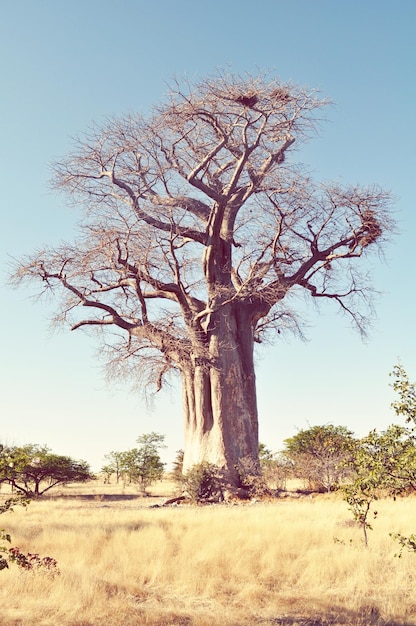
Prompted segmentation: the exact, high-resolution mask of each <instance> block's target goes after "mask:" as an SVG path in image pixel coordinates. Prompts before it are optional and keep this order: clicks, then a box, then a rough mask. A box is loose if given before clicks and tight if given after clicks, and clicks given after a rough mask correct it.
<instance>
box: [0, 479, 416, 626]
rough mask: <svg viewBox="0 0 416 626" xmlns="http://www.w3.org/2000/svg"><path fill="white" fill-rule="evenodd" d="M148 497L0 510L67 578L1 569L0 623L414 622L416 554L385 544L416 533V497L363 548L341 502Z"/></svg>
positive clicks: (77, 496)
mask: <svg viewBox="0 0 416 626" xmlns="http://www.w3.org/2000/svg"><path fill="white" fill-rule="evenodd" d="M151 491H152V494H154V497H150V498H136V497H132V496H133V494H134V490H133V489H130V490H129V489H125V490H123V488H122V487H117V486H115V485H102V484H97V483H92V484H87V485H84V486H76V485H75V486H68V487H66V488H60V489H58V490H57V491H55V493H54V494H52V495H53V496H54V497H49V498H45V499H40V500H38V501H33V502H32V503H31V504H30V505H29V507H28V508H27V509H26V510H24V509H23V508H20V507H17V508H16V509H15V511H14V512H12V513H10V512H8V513H5V514H4V515H2V516H1V517H0V527H3V528H6V530H7V531H8V532H9V533H10V534H11V535H12V543H13V545H17V546H19V547H20V548H21V549H22V550H23V551H26V552H27V551H29V552H37V553H39V554H40V555H41V556H46V555H47V556H53V557H54V558H56V559H57V561H58V566H59V569H60V571H61V574H60V576H56V577H54V578H52V577H51V576H50V575H48V574H47V573H46V572H45V573H43V572H42V570H38V571H24V570H21V569H20V568H18V567H16V566H11V567H10V569H8V570H3V571H1V572H0V625H1V626H17V625H19V626H32V625H33V626H35V625H36V626H136V625H140V624H145V625H152V626H156V625H157V626H176V625H178V626H179V625H182V626H194V625H195V626H253V625H261V626H269V625H275V626H277V625H281V626H327V625H341V624H355V625H358V624H359V625H362V626H369V625H370V624H377V625H380V626H381V625H383V626H388V625H390V626H393V625H404V624H406V625H407V626H410V625H412V626H414V625H416V554H410V553H404V554H403V557H402V558H400V559H399V558H397V557H396V558H395V557H394V553H395V552H396V551H397V550H398V546H397V544H395V543H394V542H393V540H392V539H391V538H390V537H389V532H391V531H398V532H401V533H403V534H410V533H412V532H414V531H416V521H415V517H416V516H415V514H416V498H413V497H409V498H403V499H399V500H397V501H396V502H393V501H391V500H381V501H379V502H377V503H376V505H377V506H376V509H377V511H378V515H377V519H376V520H375V521H374V522H373V526H374V530H373V531H370V532H369V548H368V549H366V548H365V547H364V545H363V542H362V531H361V529H359V528H357V527H356V526H354V524H353V523H352V521H351V520H352V517H351V514H350V513H349V511H348V509H347V505H346V504H345V502H343V501H342V499H341V498H340V497H339V496H337V495H331V496H317V497H314V498H310V497H305V498H300V499H293V498H285V499H283V498H282V499H278V500H274V501H272V502H264V503H260V502H257V503H245V504H239V505H212V506H204V507H202V506H201V507H192V506H189V505H183V504H181V505H180V506H177V507H165V508H152V507H151V505H152V504H154V503H157V502H161V501H163V497H168V496H170V495H172V485H169V484H168V483H161V484H159V485H155V487H154V488H153V489H152V490H151ZM156 496H157V497H156Z"/></svg>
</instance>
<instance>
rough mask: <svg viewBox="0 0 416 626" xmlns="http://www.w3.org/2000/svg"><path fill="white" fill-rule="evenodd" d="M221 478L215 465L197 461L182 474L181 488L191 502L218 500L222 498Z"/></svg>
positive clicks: (219, 471)
mask: <svg viewBox="0 0 416 626" xmlns="http://www.w3.org/2000/svg"><path fill="white" fill-rule="evenodd" d="M222 478H223V477H222V472H221V470H220V468H218V467H217V466H216V465H213V464H212V463H197V464H196V465H194V466H193V467H191V468H190V469H189V470H188V471H187V472H186V473H185V474H184V475H183V476H182V479H181V484H182V489H183V491H184V492H185V493H186V494H187V495H188V496H189V497H190V499H191V500H192V501H193V502H220V501H222V500H223V499H224V495H223V491H222V483H223V481H222Z"/></svg>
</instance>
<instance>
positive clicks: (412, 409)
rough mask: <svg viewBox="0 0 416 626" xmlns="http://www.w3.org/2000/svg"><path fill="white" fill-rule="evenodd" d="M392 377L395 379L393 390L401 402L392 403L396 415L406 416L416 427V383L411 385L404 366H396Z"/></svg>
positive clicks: (407, 420)
mask: <svg viewBox="0 0 416 626" xmlns="http://www.w3.org/2000/svg"><path fill="white" fill-rule="evenodd" d="M390 376H393V377H394V382H393V385H392V387H393V389H394V391H396V393H398V394H399V400H396V401H395V402H393V403H392V407H393V409H394V411H395V413H396V415H404V417H405V420H406V422H407V423H409V422H413V427H415V426H416V383H411V382H410V381H409V377H408V375H407V372H406V371H405V369H404V368H403V366H402V365H395V366H394V368H393V371H392V372H391V374H390Z"/></svg>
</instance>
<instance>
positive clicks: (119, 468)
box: [101, 450, 123, 484]
mask: <svg viewBox="0 0 416 626" xmlns="http://www.w3.org/2000/svg"><path fill="white" fill-rule="evenodd" d="M104 458H105V459H106V460H107V461H108V463H107V465H103V467H102V468H101V472H102V473H103V474H104V476H105V480H106V482H107V483H109V482H110V479H111V476H112V475H113V474H115V475H116V483H117V484H118V483H119V481H120V477H121V475H122V473H123V452H115V451H114V450H112V451H111V452H109V453H108V454H106V455H105V456H104Z"/></svg>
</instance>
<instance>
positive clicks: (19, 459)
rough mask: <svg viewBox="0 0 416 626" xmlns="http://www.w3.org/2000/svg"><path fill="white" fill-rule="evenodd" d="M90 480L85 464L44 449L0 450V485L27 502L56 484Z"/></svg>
mask: <svg viewBox="0 0 416 626" xmlns="http://www.w3.org/2000/svg"><path fill="white" fill-rule="evenodd" d="M92 479H94V475H93V474H92V473H91V471H90V468H89V465H88V463H86V462H85V461H75V460H74V459H71V458H70V457H68V456H60V455H57V454H53V453H52V452H51V450H50V449H49V448H48V447H47V446H39V445H36V444H27V445H25V446H22V447H17V446H14V447H3V448H2V449H1V450H0V483H2V482H4V483H8V484H9V485H11V486H12V487H13V488H14V489H15V490H17V491H18V492H20V493H21V494H23V495H24V496H26V497H28V498H31V497H38V496H41V495H42V494H44V493H45V492H46V491H48V490H49V489H52V487H55V486H56V485H59V484H65V483H68V482H85V481H87V480H92Z"/></svg>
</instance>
